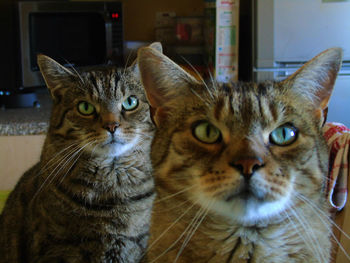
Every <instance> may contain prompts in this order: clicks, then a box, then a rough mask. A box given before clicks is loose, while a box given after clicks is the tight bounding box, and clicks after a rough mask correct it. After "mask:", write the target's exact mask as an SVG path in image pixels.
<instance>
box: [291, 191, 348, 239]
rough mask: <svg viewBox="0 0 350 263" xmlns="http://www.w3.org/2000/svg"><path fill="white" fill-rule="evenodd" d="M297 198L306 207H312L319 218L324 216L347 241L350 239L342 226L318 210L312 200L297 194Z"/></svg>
mask: <svg viewBox="0 0 350 263" xmlns="http://www.w3.org/2000/svg"><path fill="white" fill-rule="evenodd" d="M295 196H296V198H298V199H299V200H300V199H301V201H303V202H304V203H305V204H306V205H309V206H311V207H312V208H313V209H314V211H315V212H316V211H317V212H318V215H319V216H323V218H324V219H326V220H327V221H328V222H329V223H331V224H332V225H333V226H334V227H335V228H337V229H338V230H339V231H340V232H341V233H342V234H343V235H344V236H345V237H346V238H347V239H350V235H349V234H347V233H346V232H344V231H343V230H342V229H341V228H340V226H338V225H337V224H336V223H335V222H334V221H333V220H332V219H331V218H330V217H329V216H328V215H327V214H326V213H325V212H324V211H322V210H321V209H320V208H318V207H317V206H316V205H315V204H313V202H312V201H311V200H309V199H308V198H306V197H305V196H304V195H302V194H299V193H295Z"/></svg>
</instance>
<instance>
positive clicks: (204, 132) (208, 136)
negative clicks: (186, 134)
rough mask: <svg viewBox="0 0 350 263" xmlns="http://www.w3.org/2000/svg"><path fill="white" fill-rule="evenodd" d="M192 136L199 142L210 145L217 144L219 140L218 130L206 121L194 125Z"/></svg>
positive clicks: (219, 133)
mask: <svg viewBox="0 0 350 263" xmlns="http://www.w3.org/2000/svg"><path fill="white" fill-rule="evenodd" d="M193 135H194V137H196V138H197V139H198V140H199V141H201V142H204V143H210V144H213V143H216V142H218V141H219V140H220V138H221V132H220V130H219V129H218V128H216V127H215V126H214V125H212V124H210V123H209V122H207V121H204V122H200V123H198V124H197V125H195V127H194V129H193Z"/></svg>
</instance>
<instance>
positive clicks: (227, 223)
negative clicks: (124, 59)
mask: <svg viewBox="0 0 350 263" xmlns="http://www.w3.org/2000/svg"><path fill="white" fill-rule="evenodd" d="M341 58H342V51H341V50H340V49H338V48H334V49H329V50H327V51H325V52H323V53H321V54H320V55H319V56H317V57H315V58H314V59H313V60H311V61H309V62H308V63H307V64H306V65H305V66H304V67H302V68H301V69H300V70H299V71H297V72H296V73H295V74H294V75H292V76H291V77H290V78H288V79H286V80H285V81H282V82H277V83H276V82H265V83H261V84H255V83H236V84H231V85H222V86H218V85H215V84H214V83H212V85H206V84H204V82H203V83H199V82H197V81H196V80H195V79H194V78H193V77H191V76H190V75H188V74H187V73H186V72H185V71H183V70H182V69H181V68H180V67H179V66H177V65H176V64H174V63H173V62H172V61H171V60H169V59H168V58H167V57H165V56H164V55H162V54H161V53H159V52H157V51H155V50H152V49H150V48H143V49H141V50H140V51H139V53H138V59H139V60H138V61H139V67H140V72H141V77H142V82H143V85H144V88H145V90H146V95H147V98H148V100H149V102H150V104H151V108H152V109H151V112H152V113H153V120H154V122H155V124H156V126H157V131H156V135H155V138H154V141H153V143H152V150H151V159H152V164H153V169H154V177H155V182H156V188H157V191H158V195H157V198H156V200H155V205H154V213H153V215H152V223H151V238H150V242H149V249H148V253H147V258H148V260H149V261H148V262H196V263H198V262H220V263H221V262H227V263H228V262H235V263H237V262H251V263H252V262H259V263H261V262H270V263H271V262H274V263H282V262H283V263H284V262H288V263H291V262H324V263H326V262H329V261H330V249H331V240H330V235H331V226H330V219H329V212H328V210H329V207H328V204H327V202H326V199H325V196H326V194H325V180H326V175H327V165H328V152H327V146H326V143H325V141H324V139H323V136H322V131H321V127H322V123H323V120H324V115H323V110H324V109H325V108H326V107H327V103H328V100H329V98H330V95H331V92H332V88H333V85H334V82H335V79H336V75H337V72H338V70H339V68H340V65H341Z"/></svg>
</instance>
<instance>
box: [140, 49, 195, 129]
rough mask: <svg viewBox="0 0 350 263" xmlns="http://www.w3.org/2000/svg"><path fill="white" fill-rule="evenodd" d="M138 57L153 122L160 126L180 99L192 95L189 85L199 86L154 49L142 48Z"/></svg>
mask: <svg viewBox="0 0 350 263" xmlns="http://www.w3.org/2000/svg"><path fill="white" fill-rule="evenodd" d="M137 57H138V64H139V67H140V73H141V80H142V84H143V87H144V89H145V91H146V96H147V99H148V101H149V103H150V105H151V108H152V115H153V120H154V121H155V123H156V125H159V123H160V122H161V121H162V119H163V118H165V117H166V109H169V108H171V107H176V104H177V102H178V100H179V98H180V97H185V96H187V95H189V94H190V89H189V85H199V84H198V82H197V80H196V79H195V78H194V77H193V76H191V75H190V74H189V73H187V72H186V71H185V70H183V69H182V68H181V67H180V66H178V65H177V64H175V63H174V62H173V61H172V60H170V59H169V58H168V57H166V56H165V55H163V54H162V53H160V52H158V51H157V50H155V49H153V48H150V47H146V48H141V49H140V50H139V51H138V56H137ZM180 100H181V99H180Z"/></svg>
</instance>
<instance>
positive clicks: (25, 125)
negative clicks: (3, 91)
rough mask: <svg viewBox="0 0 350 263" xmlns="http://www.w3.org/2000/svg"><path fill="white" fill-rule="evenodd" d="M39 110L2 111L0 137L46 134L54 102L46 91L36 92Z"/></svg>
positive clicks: (15, 109) (7, 109)
mask: <svg viewBox="0 0 350 263" xmlns="http://www.w3.org/2000/svg"><path fill="white" fill-rule="evenodd" d="M36 93H37V98H38V101H39V103H40V107H38V108H34V107H32V108H14V109H10V108H5V109H4V108H2V109H0V136H8V135H37V134H45V133H46V131H47V129H48V127H49V118H50V113H51V106H52V100H51V98H50V95H49V93H48V92H47V90H46V89H44V90H39V91H37V92H36Z"/></svg>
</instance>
